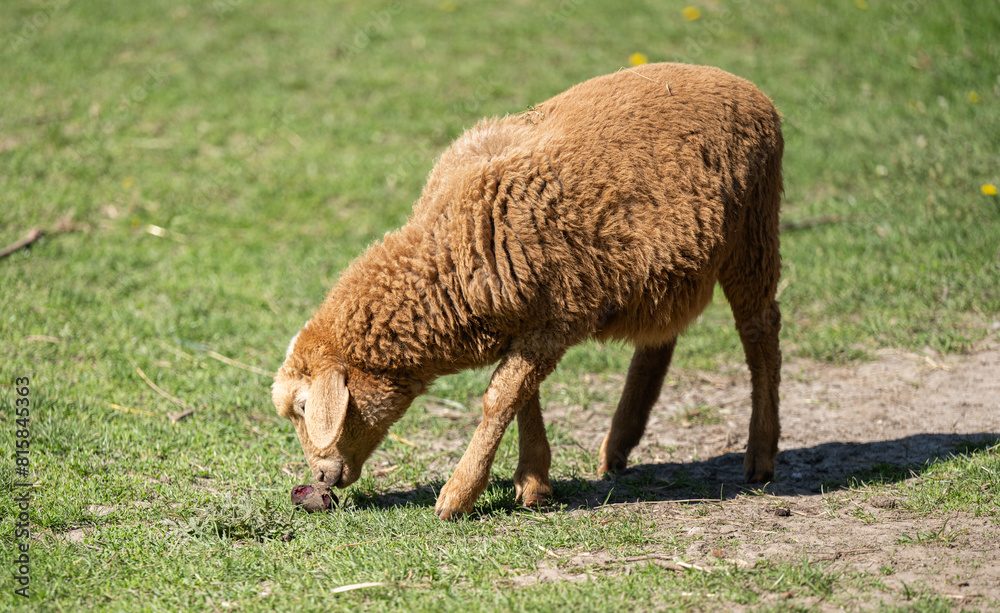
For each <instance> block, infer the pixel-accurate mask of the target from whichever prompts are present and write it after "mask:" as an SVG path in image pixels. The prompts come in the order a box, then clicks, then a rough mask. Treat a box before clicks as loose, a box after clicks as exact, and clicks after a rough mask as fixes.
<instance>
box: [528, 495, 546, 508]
mask: <svg viewBox="0 0 1000 613" xmlns="http://www.w3.org/2000/svg"><path fill="white" fill-rule="evenodd" d="M548 501H549V497H548V496H546V495H545V494H528V495H526V496H525V497H524V499H523V500H521V505H522V506H524V507H525V508H534V509H537V508H539V507H543V506H545V503H547V502H548Z"/></svg>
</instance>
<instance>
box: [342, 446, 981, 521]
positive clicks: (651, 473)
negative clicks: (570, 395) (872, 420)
mask: <svg viewBox="0 0 1000 613" xmlns="http://www.w3.org/2000/svg"><path fill="white" fill-rule="evenodd" d="M998 440H1000V433H995V432H993V433H989V432H983V433H978V434H965V435H959V434H917V435H913V436H907V437H904V438H900V439H895V440H890V441H877V442H870V443H836V442H834V443H821V444H818V445H814V446H811V447H801V448H797V449H786V450H784V451H781V452H780V453H779V454H778V461H777V467H776V475H775V479H774V480H773V481H772V482H770V483H767V484H765V485H748V484H746V483H744V481H743V454H742V453H724V454H721V455H718V456H715V457H712V458H708V459H705V460H696V461H691V462H665V463H662V464H637V465H635V466H631V467H629V468H628V469H626V470H625V471H624V472H622V473H621V474H618V475H616V476H614V477H610V478H604V479H597V478H594V479H585V478H579V477H573V478H554V479H553V481H552V487H553V490H554V496H553V498H554V500H553V506H552V507H551V508H553V509H555V508H559V509H563V510H567V511H574V510H579V509H590V508H595V507H598V506H600V505H602V504H606V503H627V502H666V501H677V502H684V501H692V500H695V501H698V500H703V499H711V500H729V499H732V498H735V497H736V496H738V495H740V494H742V493H745V492H748V491H755V492H766V493H768V494H773V495H776V496H810V495H818V494H821V493H823V492H830V491H836V490H844V489H849V488H851V487H856V486H857V485H859V484H865V483H884V484H891V483H897V482H900V481H903V480H905V479H908V478H910V477H913V476H919V475H920V474H922V473H923V472H924V471H926V470H927V469H928V468H929V467H931V466H932V465H933V464H934V463H936V462H939V461H944V460H948V459H949V458H953V457H956V456H959V455H961V454H963V453H968V452H970V451H974V450H977V449H982V448H985V447H987V446H989V445H991V444H994V443H996V442H997V441H998ZM442 485H444V482H443V481H434V482H430V483H426V484H420V485H418V486H417V487H415V488H413V489H411V490H403V491H393V492H388V493H383V494H379V495H355V496H354V506H355V507H356V508H365V509H370V508H375V509H378V508H383V509H388V508H393V507H399V506H426V507H433V506H434V503H435V500H436V498H437V492H438V491H440V489H441V486H442ZM519 511H520V507H519V506H518V505H517V504H515V503H514V485H513V482H512V481H511V480H510V479H493V480H492V481H491V483H490V486H489V488H488V489H487V491H486V492H485V493H484V494H483V496H482V497H481V498H480V500H479V502H478V503H477V505H476V510H475V513H476V514H481V515H494V514H509V513H515V512H519Z"/></svg>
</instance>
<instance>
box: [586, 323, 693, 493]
mask: <svg viewBox="0 0 1000 613" xmlns="http://www.w3.org/2000/svg"><path fill="white" fill-rule="evenodd" d="M676 344H677V339H674V340H672V341H670V342H669V343H666V344H664V345H659V346H655V347H638V348H636V350H635V354H633V355H632V363H631V364H629V367H628V375H627V376H626V378H625V389H624V390H623V391H622V396H621V399H620V400H619V401H618V408H617V409H616V410H615V415H614V417H612V418H611V428H610V429H608V434H607V435H606V436H605V437H604V442H603V443H602V444H601V451H600V455H599V459H598V468H597V473H598V474H601V475H603V474H607V473H614V472H619V471H622V470H624V469H625V466H626V465H627V464H628V455H629V453H631V451H632V449H633V448H634V447H635V446H636V445H638V444H639V439H641V438H642V434H643V432H645V430H646V422H647V421H649V412H650V410H651V409H652V408H653V404H655V403H656V399H657V398H659V396H660V389H661V388H662V387H663V378H664V377H665V376H666V374H667V369H668V368H669V367H670V360H671V358H672V357H673V355H674V346H675V345H676Z"/></svg>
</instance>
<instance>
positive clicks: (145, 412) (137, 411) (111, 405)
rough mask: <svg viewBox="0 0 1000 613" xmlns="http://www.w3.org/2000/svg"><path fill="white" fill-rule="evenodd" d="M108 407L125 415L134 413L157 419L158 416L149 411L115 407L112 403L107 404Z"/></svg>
mask: <svg viewBox="0 0 1000 613" xmlns="http://www.w3.org/2000/svg"><path fill="white" fill-rule="evenodd" d="M108 406H110V407H111V408H112V409H114V410H116V411H124V412H126V413H135V414H136V415H145V416H146V417H159V415H157V414H156V413H151V412H149V411H143V410H142V409H132V408H129V407H123V406H120V405H117V404H115V403H113V402H110V403H108Z"/></svg>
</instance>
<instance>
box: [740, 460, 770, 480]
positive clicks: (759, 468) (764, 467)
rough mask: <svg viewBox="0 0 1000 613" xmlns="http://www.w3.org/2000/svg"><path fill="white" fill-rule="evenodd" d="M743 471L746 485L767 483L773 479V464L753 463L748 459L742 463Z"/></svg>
mask: <svg viewBox="0 0 1000 613" xmlns="http://www.w3.org/2000/svg"><path fill="white" fill-rule="evenodd" d="M743 471H744V472H743V478H744V479H745V480H746V482H747V483H767V482H768V481H770V480H771V479H773V478H774V462H767V463H765V462H755V461H753V460H752V459H750V458H749V457H748V458H747V460H746V461H745V462H743Z"/></svg>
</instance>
